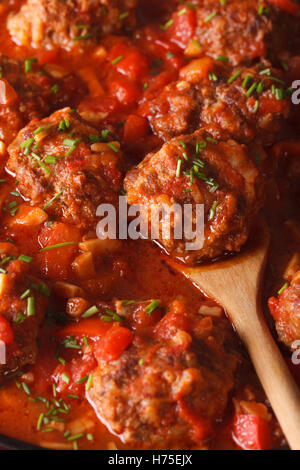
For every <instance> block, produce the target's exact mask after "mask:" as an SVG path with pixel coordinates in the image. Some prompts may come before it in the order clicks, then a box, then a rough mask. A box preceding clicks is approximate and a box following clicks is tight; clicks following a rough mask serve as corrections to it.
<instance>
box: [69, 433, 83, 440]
mask: <svg viewBox="0 0 300 470" xmlns="http://www.w3.org/2000/svg"><path fill="white" fill-rule="evenodd" d="M83 436H84V434H83V432H80V433H78V434H74V436H69V437H68V438H67V440H68V441H70V442H72V441H76V440H77V439H80V438H81V437H83Z"/></svg>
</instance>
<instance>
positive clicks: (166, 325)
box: [155, 312, 191, 339]
mask: <svg viewBox="0 0 300 470" xmlns="http://www.w3.org/2000/svg"><path fill="white" fill-rule="evenodd" d="M190 328H191V325H190V322H189V319H188V318H187V317H186V316H185V315H182V314H176V313H172V312H169V313H167V314H166V315H165V316H164V317H163V318H162V320H161V321H160V322H159V323H158V324H157V326H156V328H155V333H156V334H157V335H158V336H159V337H160V338H164V339H168V338H171V337H172V336H174V335H175V334H176V332H177V331H178V330H184V331H189V330H190Z"/></svg>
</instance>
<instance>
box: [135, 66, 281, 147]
mask: <svg viewBox="0 0 300 470" xmlns="http://www.w3.org/2000/svg"><path fill="white" fill-rule="evenodd" d="M180 75H181V80H178V81H176V82H173V83H171V84H169V85H167V86H166V87H165V89H164V90H163V92H162V93H161V94H160V95H159V96H158V98H156V99H155V100H153V101H152V102H150V103H149V104H147V105H146V107H145V108H144V111H143V112H144V113H145V114H147V115H148V116H149V119H150V122H151V125H152V128H153V131H154V132H155V133H156V134H158V135H159V136H160V137H161V138H163V139H165V140H168V139H169V138H170V137H174V136H178V135H180V134H186V133H191V132H194V131H195V130H197V129H199V128H200V127H202V126H205V127H206V128H208V129H209V130H210V131H211V132H212V133H213V134H214V136H215V137H216V138H222V139H228V138H233V139H235V140H237V141H239V142H242V143H249V142H251V141H253V140H254V139H259V140H260V141H262V142H263V143H264V144H270V143H272V142H273V141H274V139H275V137H278V133H279V131H280V130H281V129H282V127H283V124H284V120H285V119H287V118H288V116H289V113H290V96H288V92H287V90H286V89H287V87H286V84H285V82H284V80H283V77H282V73H281V72H279V71H278V70H276V69H274V68H272V67H271V65H270V63H269V62H266V61H265V62H264V63H262V64H259V65H257V66H255V67H251V68H247V67H238V68H233V69H232V68H231V67H230V66H228V65H220V62H219V63H218V62H217V61H213V60H212V59H208V58H205V59H200V60H195V61H193V62H191V63H190V64H189V65H188V66H187V67H185V68H184V69H182V70H181V73H180ZM203 75H204V77H203ZM144 106H145V105H144Z"/></svg>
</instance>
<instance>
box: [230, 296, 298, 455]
mask: <svg viewBox="0 0 300 470" xmlns="http://www.w3.org/2000/svg"><path fill="white" fill-rule="evenodd" d="M249 297H250V296H249ZM238 299H239V300H238ZM257 303H258V302H255V301H252V302H251V299H250V298H248V299H245V297H244V296H240V297H238V298H237V299H236V302H231V311H230V312H228V313H229V315H230V316H232V318H233V319H234V325H235V328H236V330H237V333H238V335H239V336H240V338H241V340H242V341H243V342H244V344H245V346H246V348H247V350H248V352H249V355H250V357H251V359H252V362H253V365H254V368H255V370H256V373H257V375H258V377H259V379H260V381H261V384H262V386H263V388H264V390H265V392H266V395H267V397H268V399H269V401H270V404H271V406H272V408H273V411H274V413H275V415H276V417H277V419H278V421H279V423H280V425H281V428H282V431H283V433H284V435H285V437H286V439H287V441H288V443H289V445H290V447H291V449H293V450H300V391H299V388H298V387H297V385H296V383H295V381H294V379H293V377H292V375H291V373H290V371H289V368H288V366H287V364H286V362H285V360H284V359H283V357H282V355H281V353H280V351H279V349H278V347H277V345H276V343H275V341H274V339H273V337H272V335H271V333H270V330H269V328H268V326H267V324H266V321H265V319H264V316H263V314H262V309H261V308H260V306H259V305H257ZM254 312H255V313H254Z"/></svg>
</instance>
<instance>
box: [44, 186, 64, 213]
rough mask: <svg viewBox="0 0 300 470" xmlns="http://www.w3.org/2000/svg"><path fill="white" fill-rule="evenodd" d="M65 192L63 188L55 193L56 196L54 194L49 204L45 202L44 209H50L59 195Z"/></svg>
mask: <svg viewBox="0 0 300 470" xmlns="http://www.w3.org/2000/svg"><path fill="white" fill-rule="evenodd" d="M63 192H64V189H62V190H61V191H59V192H58V193H57V194H55V196H53V198H52V199H50V201H49V202H47V204H45V206H44V207H43V210H44V211H45V210H46V209H48V207H49V206H50V205H51V204H52V203H53V202H54V201H55V200H56V199H57V198H58V197H59V196H61V195H62V193H63Z"/></svg>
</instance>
